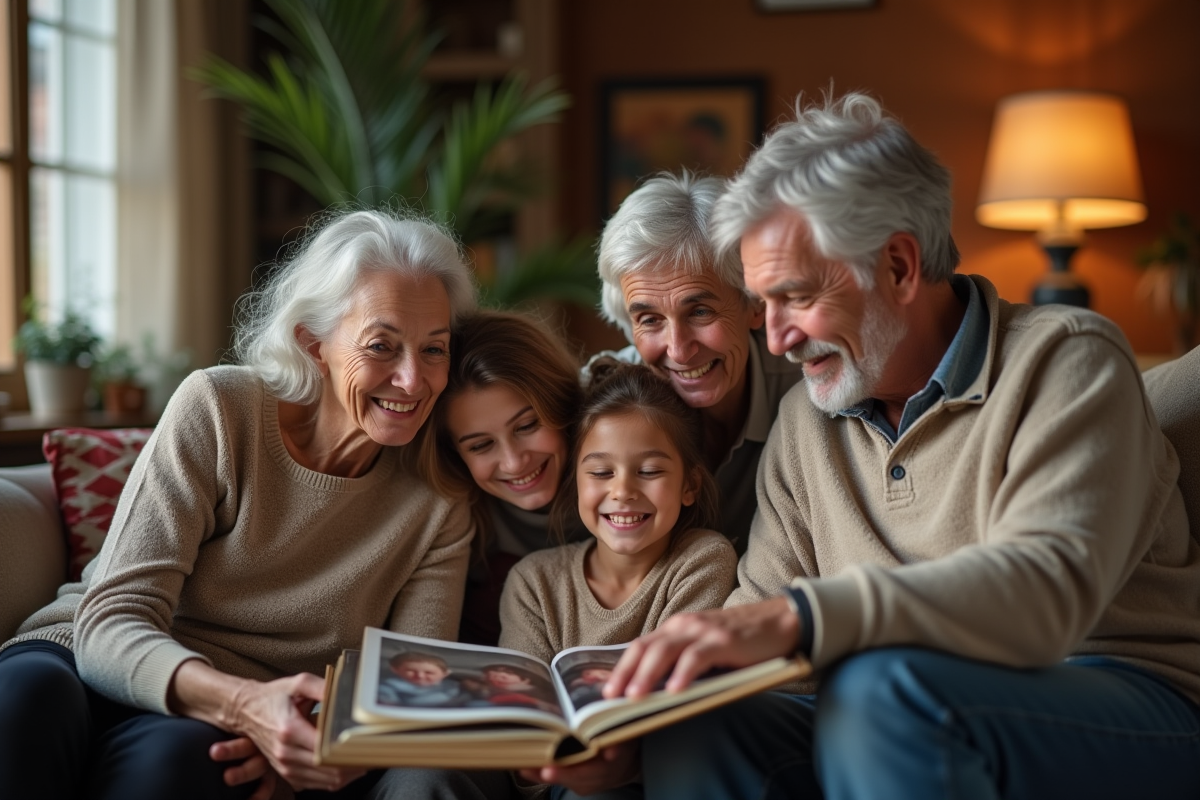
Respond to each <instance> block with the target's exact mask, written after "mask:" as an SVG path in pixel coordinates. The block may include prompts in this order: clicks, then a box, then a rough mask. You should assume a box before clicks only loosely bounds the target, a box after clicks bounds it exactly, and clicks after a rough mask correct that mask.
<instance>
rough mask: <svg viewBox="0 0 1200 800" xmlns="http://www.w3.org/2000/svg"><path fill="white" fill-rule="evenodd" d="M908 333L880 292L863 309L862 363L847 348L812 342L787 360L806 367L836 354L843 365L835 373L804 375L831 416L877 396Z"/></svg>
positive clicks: (792, 352) (811, 395) (818, 402)
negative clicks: (873, 395)
mask: <svg viewBox="0 0 1200 800" xmlns="http://www.w3.org/2000/svg"><path fill="white" fill-rule="evenodd" d="M907 332H908V328H907V326H905V324H904V321H903V320H902V319H900V318H899V317H894V316H892V314H891V312H890V311H889V309H888V308H887V306H886V305H885V304H884V302H883V300H882V298H880V297H879V295H878V293H877V291H872V292H870V293H869V294H868V295H867V300H866V303H865V305H864V307H863V321H862V333H861V336H860V339H861V341H862V350H863V353H864V354H865V355H864V356H863V359H862V361H856V360H855V359H854V357H853V356H852V355H851V354H850V352H849V351H848V350H846V349H845V348H844V347H840V346H838V345H835V344H832V343H830V342H823V341H821V340H819V339H808V340H807V341H805V342H804V343H803V344H801V345H800V346H798V347H794V348H792V349H791V350H789V351H788V352H787V359H788V361H791V362H792V363H794V364H803V363H804V362H806V361H811V360H813V359H815V358H820V357H821V356H824V355H829V354H836V357H837V359H838V361H839V363H838V364H836V365H831V366H833V367H835V368H834V369H828V368H827V369H826V370H825V371H824V372H822V373H821V374H820V375H809V374H808V372H807V371H805V373H804V384H805V386H807V387H808V397H809V399H811V400H812V402H813V405H815V406H816V407H817V408H819V409H821V410H822V411H824V412H825V413H827V414H835V413H837V412H838V411H841V410H842V409H845V408H849V407H850V406H852V405H854V404H856V403H861V402H862V401H863V400H866V399H867V398H868V397H870V396H871V395H872V394H874V392H875V388H876V387H877V386H878V385H879V381H880V379H881V378H883V371H884V369H885V368H886V367H887V362H888V359H889V358H891V357H892V353H893V352H894V351H895V349H896V345H898V344H899V343H900V340H901V339H903V338H904V334H905V333H907Z"/></svg>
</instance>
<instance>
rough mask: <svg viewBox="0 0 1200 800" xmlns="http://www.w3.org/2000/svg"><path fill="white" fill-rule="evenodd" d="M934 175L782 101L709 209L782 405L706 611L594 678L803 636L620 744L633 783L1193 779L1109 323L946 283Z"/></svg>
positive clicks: (756, 651)
mask: <svg viewBox="0 0 1200 800" xmlns="http://www.w3.org/2000/svg"><path fill="white" fill-rule="evenodd" d="M950 205H951V204H950V176H949V173H948V172H947V170H946V169H945V168H944V167H943V166H942V165H941V164H940V163H938V161H937V160H936V158H935V157H934V156H933V154H932V153H930V152H929V151H928V150H926V149H925V148H923V147H921V146H920V145H919V144H918V143H917V142H916V141H915V140H914V139H913V138H912V137H911V135H910V134H909V133H908V132H907V131H906V130H905V129H904V128H903V126H902V125H901V124H900V123H899V122H898V121H896V120H895V119H894V118H892V117H890V116H888V115H887V114H886V113H885V112H884V111H883V109H882V108H881V107H880V105H879V103H878V102H877V101H875V100H874V99H872V98H870V97H868V96H866V95H862V94H849V95H846V96H844V97H842V98H840V99H837V100H833V99H830V100H828V101H827V102H826V103H824V104H818V105H812V106H809V107H807V108H801V107H799V104H798V108H797V119H796V120H794V121H791V122H787V123H785V124H783V125H781V126H780V127H779V128H777V129H776V130H775V131H774V132H773V133H772V134H771V135H770V136H769V137H768V139H767V140H766V142H765V143H764V145H763V147H762V148H761V149H760V150H759V151H758V152H756V153H755V154H754V155H753V156H752V157H751V159H750V160H749V162H748V163H747V165H746V167H745V169H744V170H743V172H742V173H741V174H740V175H739V176H738V177H737V178H736V179H735V180H734V181H733V182H732V183H731V185H730V187H729V189H728V191H727V193H726V194H725V195H724V196H723V197H722V198H721V199H720V200H719V201H718V203H717V206H716V208H715V209H714V212H713V237H714V240H715V244H716V249H717V252H718V253H723V252H727V251H728V250H730V249H731V248H739V247H740V252H741V256H742V264H743V270H744V277H745V282H746V286H747V288H748V289H749V290H750V292H751V293H753V294H754V295H755V296H757V297H758V298H761V299H762V300H763V301H764V302H765V306H766V327H767V339H768V344H769V347H770V350H771V352H772V353H775V354H786V355H787V357H788V358H789V359H791V360H792V361H793V362H796V363H797V364H799V365H800V368H801V369H802V370H803V373H804V382H803V386H798V387H796V388H795V389H793V390H792V391H791V392H790V393H789V394H788V395H787V396H786V397H784V399H783V401H782V402H781V404H780V408H779V416H778V418H777V420H776V423H775V426H774V427H773V428H772V430H771V434H770V437H769V439H768V442H767V446H766V450H765V451H764V453H763V456H762V461H761V463H760V466H759V472H758V512H757V516H756V517H755V520H754V523H753V525H752V528H751V533H750V541H749V549H748V551H747V552H746V555H745V556H744V557H743V559H742V562H741V564H740V567H739V573H738V577H739V587H738V589H737V590H736V591H735V593H734V595H733V596H732V597H731V598H730V601H729V603H728V604H727V605H726V607H725V609H723V610H720V611H712V612H706V613H703V614H691V615H681V616H678V617H674V618H672V619H670V620H668V621H667V622H666V623H665V624H664V625H663V626H662V627H660V628H659V629H658V630H657V631H655V632H653V633H651V634H649V635H647V636H645V637H642V638H641V639H639V640H637V641H635V642H634V643H633V644H632V645H631V646H630V647H629V649H628V651H627V652H626V654H625V656H624V657H623V658H622V660H621V662H620V664H618V666H617V669H616V670H615V671H614V674H613V677H612V679H611V680H610V681H609V683H608V685H607V686H606V687H605V693H606V695H607V696H609V697H614V696H618V695H621V694H626V695H630V696H640V695H643V694H646V693H647V692H649V691H651V690H652V689H653V688H654V687H655V686H656V685H658V683H659V682H660V681H661V680H663V679H664V678H668V676H669V679H668V682H667V688H668V689H671V690H678V689H680V688H682V687H684V686H686V685H687V684H688V683H689V682H690V681H691V680H692V679H694V678H695V677H697V676H699V675H702V674H704V673H705V672H706V671H707V670H709V669H711V668H713V667H740V666H745V665H749V664H753V663H757V662H760V661H764V660H766V659H769V658H772V657H776V656H782V655H789V654H792V653H800V654H802V655H804V656H806V657H807V658H808V659H809V660H810V661H811V662H812V664H813V665H814V667H815V668H816V670H817V676H818V681H817V682H815V683H814V684H813V685H811V686H809V687H808V688H807V691H808V692H809V693H808V694H791V695H789V694H784V693H768V694H763V695H759V696H756V697H753V698H751V699H749V700H747V701H743V702H741V703H737V704H733V705H730V706H727V707H725V708H722V709H719V710H717V711H714V712H710V713H709V714H706V715H702V716H700V717H696V718H694V719H692V720H688V721H686V722H684V723H681V724H679V725H677V726H674V727H671V728H668V729H666V730H664V731H661V732H659V733H656V734H651V735H650V736H649V737H647V738H646V740H645V741H644V744H643V774H644V778H645V786H646V794H647V796H648V797H651V798H659V797H669V798H688V799H689V800H696V799H697V798H716V797H720V798H740V797H756V798H784V797H788V798H791V797H799V798H815V797H826V798H879V797H887V798H901V799H902V800H903V799H904V798H922V799H923V800H924V799H927V798H939V797H945V798H950V797H970V798H998V797H1014V798H1015V797H1020V798H1034V799H1035V800H1036V798H1052V797H1063V796H1073V797H1074V796H1078V797H1090V798H1094V797H1155V798H1175V797H1178V798H1184V797H1195V796H1197V793H1200V705H1198V704H1197V700H1198V699H1200V613H1198V612H1200V545H1198V544H1197V542H1196V541H1194V540H1193V539H1192V538H1191V536H1190V535H1189V532H1188V523H1187V518H1186V515H1185V512H1184V509H1183V504H1182V499H1181V495H1180V492H1179V488H1178V486H1177V485H1176V480H1177V477H1178V472H1179V464H1178V460H1177V458H1176V456H1175V453H1174V450H1173V449H1172V448H1171V446H1170V444H1169V443H1168V442H1167V441H1166V439H1165V438H1164V437H1163V435H1162V433H1161V431H1160V430H1159V427H1158V423H1157V421H1156V419H1155V417H1154V413H1153V411H1152V410H1151V407H1150V405H1149V402H1148V400H1147V399H1146V396H1145V392H1144V390H1143V387H1142V382H1141V379H1140V376H1139V372H1138V369H1137V366H1136V363H1135V360H1134V358H1133V354H1132V353H1131V352H1130V348H1129V345H1128V343H1127V342H1126V341H1125V338H1124V336H1123V335H1122V334H1121V332H1120V331H1119V330H1118V329H1117V328H1116V326H1115V325H1113V324H1112V323H1111V322H1109V321H1108V320H1106V319H1104V318H1103V317H1100V316H1099V315H1097V314H1093V313H1090V312H1088V311H1084V310H1081V309H1073V308H1066V307H1060V306H1043V307H1036V308H1035V307H1030V306H1023V305H1016V304H1010V303H1007V302H1005V301H1003V300H1001V299H999V297H998V296H997V293H996V290H995V288H994V287H993V286H992V285H991V283H989V282H988V281H987V280H985V279H983V278H981V277H978V276H969V277H968V276H962V275H956V274H954V271H955V268H956V266H957V263H958V253H957V251H956V249H955V246H954V243H953V240H952V239H951V236H950Z"/></svg>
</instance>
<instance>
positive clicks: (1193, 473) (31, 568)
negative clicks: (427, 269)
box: [0, 347, 1200, 642]
mask: <svg viewBox="0 0 1200 800" xmlns="http://www.w3.org/2000/svg"><path fill="white" fill-rule="evenodd" d="M1143 379H1144V381H1145V384H1146V392H1147V394H1148V395H1149V396H1150V400H1151V403H1152V404H1153V406H1154V412H1155V414H1156V415H1157V417H1158V420H1159V424H1160V425H1161V426H1162V429H1163V432H1164V433H1165V434H1166V436H1167V438H1168V439H1170V441H1171V443H1172V444H1173V445H1174V447H1175V450H1176V452H1177V453H1178V455H1179V461H1180V475H1179V486H1180V489H1181V490H1182V493H1183V500H1184V505H1185V506H1186V508H1187V513H1188V519H1189V520H1191V521H1192V527H1193V530H1194V532H1195V535H1194V537H1193V538H1195V539H1197V540H1200V347H1197V348H1196V349H1194V350H1192V351H1191V352H1190V353H1188V354H1186V355H1184V356H1182V357H1181V358H1178V359H1176V360H1174V361H1171V362H1168V363H1166V364H1162V365H1160V366H1157V367H1154V368H1153V369H1151V370H1149V371H1148V372H1146V373H1145V374H1144V375H1143ZM137 447H138V448H139V449H140V443H139V444H137ZM62 519H63V518H62V515H61V513H60V510H59V499H58V496H57V494H56V492H55V484H54V478H53V474H52V471H51V467H50V465H49V464H38V465H34V466H28V467H0V642H3V641H5V640H7V639H8V638H9V637H10V636H12V634H13V632H14V631H15V630H16V628H17V627H18V626H19V625H20V624H21V622H22V621H23V620H24V619H25V618H26V617H28V616H29V615H30V614H31V613H33V612H34V611H35V610H37V609H38V608H40V607H41V606H43V605H44V604H46V603H47V602H49V601H50V600H52V599H54V596H55V592H56V590H57V588H58V587H59V586H60V585H61V584H62V583H64V581H66V579H67V577H68V564H69V556H68V545H67V536H66V535H65V533H64V526H63V522H62ZM76 567H77V568H78V564H76Z"/></svg>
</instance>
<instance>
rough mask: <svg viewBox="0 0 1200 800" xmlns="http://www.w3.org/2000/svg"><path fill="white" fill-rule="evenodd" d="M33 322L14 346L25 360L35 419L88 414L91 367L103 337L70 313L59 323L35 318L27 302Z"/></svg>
mask: <svg viewBox="0 0 1200 800" xmlns="http://www.w3.org/2000/svg"><path fill="white" fill-rule="evenodd" d="M25 311H26V313H27V314H28V315H29V319H28V320H26V321H25V323H24V324H22V325H21V327H20V328H19V329H18V330H17V338H16V341H15V342H14V346H15V348H16V350H17V352H18V353H20V354H21V355H22V356H24V359H25V386H26V388H27V389H28V390H29V405H30V407H31V409H32V411H33V414H34V416H37V417H55V416H61V415H63V414H72V413H78V412H80V411H84V410H86V408H87V390H88V385H89V383H90V379H91V367H92V364H93V363H95V360H96V349H97V347H98V346H99V345H100V337H99V336H97V335H96V333H95V332H94V331H93V330H92V329H91V326H89V325H88V323H87V321H86V320H85V319H83V318H82V317H81V316H79V315H78V314H76V313H74V312H72V311H68V312H66V313H65V314H64V315H63V318H62V320H60V321H59V322H44V321H42V320H40V319H38V318H37V317H36V316H34V311H35V307H34V305H33V303H32V301H30V300H26V301H25Z"/></svg>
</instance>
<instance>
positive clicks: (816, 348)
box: [784, 339, 842, 364]
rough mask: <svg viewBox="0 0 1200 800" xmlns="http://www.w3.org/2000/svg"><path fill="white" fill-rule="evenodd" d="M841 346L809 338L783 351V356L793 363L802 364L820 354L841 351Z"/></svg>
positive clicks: (826, 354) (825, 354)
mask: <svg viewBox="0 0 1200 800" xmlns="http://www.w3.org/2000/svg"><path fill="white" fill-rule="evenodd" d="M841 352H842V348H840V347H838V346H837V345H836V344H830V343H829V342H822V341H821V340H820V339H809V340H808V341H806V342H804V343H803V344H799V345H796V346H795V347H793V348H792V349H791V350H788V351H787V352H786V353H784V357H785V358H787V360H788V361H790V362H792V363H793V364H803V363H804V362H805V361H812V360H813V359H815V358H820V357H821V356H828V355H833V354H835V353H841Z"/></svg>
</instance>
